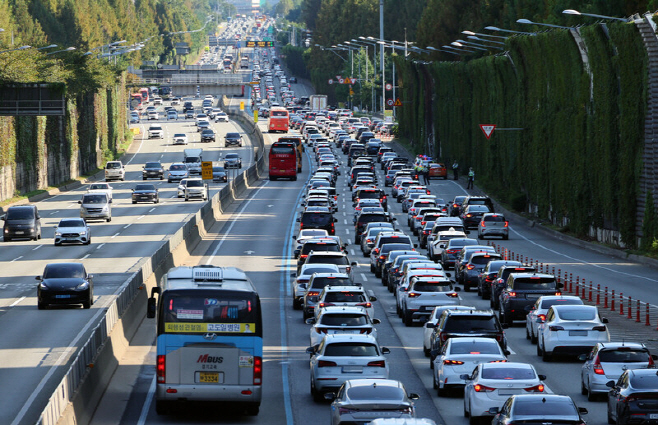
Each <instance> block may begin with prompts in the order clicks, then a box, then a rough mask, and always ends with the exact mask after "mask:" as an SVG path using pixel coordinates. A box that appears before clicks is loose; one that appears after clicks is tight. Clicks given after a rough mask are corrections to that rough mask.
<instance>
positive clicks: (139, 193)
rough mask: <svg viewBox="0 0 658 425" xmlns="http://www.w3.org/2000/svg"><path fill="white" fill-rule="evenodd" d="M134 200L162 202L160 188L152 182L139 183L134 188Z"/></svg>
mask: <svg viewBox="0 0 658 425" xmlns="http://www.w3.org/2000/svg"><path fill="white" fill-rule="evenodd" d="M132 201H133V204H136V203H138V202H153V203H154V204H157V203H158V202H160V196H159V195H158V189H156V187H155V186H154V185H152V184H138V185H137V186H135V188H134V189H133V194H132Z"/></svg>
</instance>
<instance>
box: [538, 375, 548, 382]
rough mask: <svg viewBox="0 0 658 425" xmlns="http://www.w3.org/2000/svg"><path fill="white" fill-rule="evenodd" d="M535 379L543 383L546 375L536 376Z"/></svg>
mask: <svg viewBox="0 0 658 425" xmlns="http://www.w3.org/2000/svg"><path fill="white" fill-rule="evenodd" d="M537 378H539V380H540V381H545V380H546V375H537Z"/></svg>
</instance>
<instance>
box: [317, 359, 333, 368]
mask: <svg viewBox="0 0 658 425" xmlns="http://www.w3.org/2000/svg"><path fill="white" fill-rule="evenodd" d="M334 366H338V365H337V364H336V362H330V361H327V360H320V361H318V367H334Z"/></svg>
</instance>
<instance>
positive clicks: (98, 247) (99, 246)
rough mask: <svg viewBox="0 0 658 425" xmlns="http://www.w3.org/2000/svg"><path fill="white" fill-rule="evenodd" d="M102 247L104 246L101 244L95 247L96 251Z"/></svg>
mask: <svg viewBox="0 0 658 425" xmlns="http://www.w3.org/2000/svg"><path fill="white" fill-rule="evenodd" d="M103 245H105V244H104V243H102V244H100V245H98V246H97V247H96V249H101V248H102V247H103Z"/></svg>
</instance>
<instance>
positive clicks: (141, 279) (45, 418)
mask: <svg viewBox="0 0 658 425" xmlns="http://www.w3.org/2000/svg"><path fill="white" fill-rule="evenodd" d="M220 102H222V101H221V100H220ZM227 113H228V114H229V115H230V116H232V117H234V118H235V119H237V120H238V121H239V122H240V123H241V125H243V126H244V127H245V129H246V130H247V132H248V134H249V135H250V136H251V139H252V141H253V142H255V146H254V150H255V152H254V158H255V161H254V164H252V165H251V166H250V167H249V168H247V169H246V170H245V171H243V172H242V173H240V174H239V175H238V176H237V177H236V178H235V179H234V180H233V181H232V182H230V183H229V185H227V186H224V187H223V188H222V189H221V190H220V191H219V192H218V193H216V194H215V195H214V196H213V197H212V198H211V199H210V201H209V202H207V203H206V204H205V205H204V206H203V207H202V208H201V209H200V210H199V211H198V212H197V213H196V214H194V215H192V216H191V217H190V218H189V219H188V220H187V221H186V222H185V223H184V224H183V226H182V227H181V228H180V229H179V230H178V231H177V232H176V233H174V234H173V235H171V236H169V238H167V239H166V240H165V241H164V242H163V243H162V245H161V246H160V247H159V248H158V249H157V250H156V251H155V253H154V254H153V255H152V256H151V257H148V258H144V259H143V260H142V261H141V264H140V266H139V270H138V271H137V272H135V273H133V274H132V275H131V276H130V277H129V278H128V279H127V280H126V281H125V282H124V283H123V284H122V285H121V287H120V290H119V294H118V295H117V298H116V299H115V300H114V301H113V302H112V304H111V305H110V306H109V307H108V309H107V311H106V313H105V315H104V316H103V318H102V319H101V321H100V322H99V324H98V325H97V326H96V327H95V328H94V329H93V330H92V331H91V335H90V337H89V339H88V340H87V341H86V342H85V343H84V344H83V345H82V347H81V348H80V349H79V350H78V352H77V353H76V354H75V357H74V359H73V361H72V362H71V365H70V366H69V369H68V371H67V373H66V374H65V376H64V377H63V378H62V380H61V382H60V384H59V385H58V386H57V388H56V390H55V391H54V392H53V394H52V395H51V397H50V399H49V401H48V403H47V404H46V407H45V408H44V410H43V411H42V412H41V415H40V418H39V420H38V422H37V425H85V424H88V423H89V421H90V420H91V418H92V415H93V412H94V410H95V408H96V406H97V405H98V403H99V401H100V399H101V397H102V395H103V392H104V390H105V388H106V386H107V384H108V383H109V381H110V379H111V377H112V375H113V374H114V371H115V369H116V367H117V365H118V359H117V356H119V355H120V354H121V353H120V351H121V350H120V349H121V346H122V345H125V347H124V349H125V348H127V345H128V341H129V340H130V339H131V338H132V336H133V335H134V333H135V332H136V330H137V327H138V326H139V323H140V322H141V319H143V317H144V316H145V314H146V299H147V298H148V291H147V289H148V285H146V283H147V281H149V282H151V283H153V282H155V283H154V284H153V285H157V284H158V283H159V279H160V277H161V276H162V275H163V274H164V273H166V271H167V270H169V268H171V267H174V266H176V265H178V261H176V258H175V255H176V254H175V252H176V251H177V250H180V249H185V250H187V252H188V254H189V251H190V250H191V248H192V247H194V245H195V244H196V242H198V240H200V238H201V237H202V236H203V234H204V233H205V229H209V228H210V227H211V226H212V224H213V223H214V221H215V217H216V216H219V214H220V213H221V211H222V210H223V209H225V207H226V205H227V204H230V203H231V202H233V201H234V200H235V197H234V194H235V193H238V192H240V191H241V190H242V189H244V188H246V187H247V186H249V185H251V184H252V183H254V182H255V181H257V180H259V179H260V178H261V175H262V174H263V173H264V170H265V156H264V139H263V135H262V133H261V131H260V129H259V128H258V126H257V125H255V124H254V122H253V120H249V115H247V114H246V113H244V112H242V111H233V110H230V111H229V112H227Z"/></svg>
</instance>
